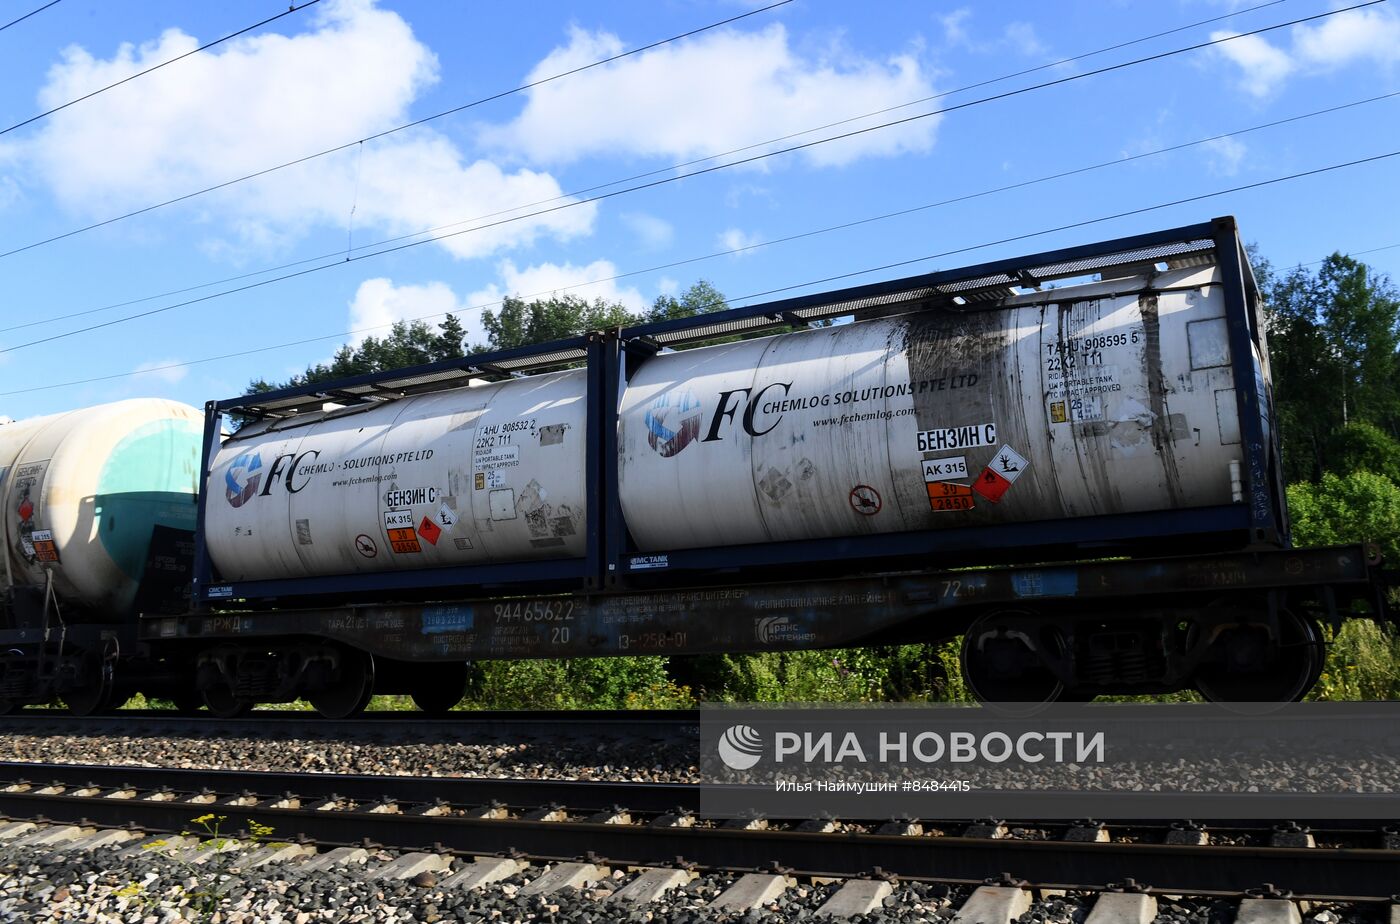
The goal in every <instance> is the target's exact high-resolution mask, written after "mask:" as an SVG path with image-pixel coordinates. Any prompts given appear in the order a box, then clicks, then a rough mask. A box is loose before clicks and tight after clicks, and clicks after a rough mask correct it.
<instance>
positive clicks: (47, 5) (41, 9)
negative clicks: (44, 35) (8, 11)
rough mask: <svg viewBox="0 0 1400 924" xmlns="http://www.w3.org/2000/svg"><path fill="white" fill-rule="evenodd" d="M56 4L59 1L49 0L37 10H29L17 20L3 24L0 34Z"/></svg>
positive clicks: (0, 27)
mask: <svg viewBox="0 0 1400 924" xmlns="http://www.w3.org/2000/svg"><path fill="white" fill-rule="evenodd" d="M58 2H59V0H49V2H48V3H45V4H44V5H43V6H41V7H39V8H38V9H37V10H30V11H29V12H28V13H25V14H24V15H23V16H21V17H20V18H19V19H12V20H10V21H9V22H7V23H5V24H4V25H3V26H0V32H4V31H5V30H6V29H8V28H10V26H17V25H19V24H20V23H22V22H24V21H25V20H26V19H28V18H29V17H31V16H34V15H37V14H39V13H42V12H44V10H47V9H48V8H49V7H51V6H55V5H56V4H57V3H58Z"/></svg>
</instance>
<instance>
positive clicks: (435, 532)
mask: <svg viewBox="0 0 1400 924" xmlns="http://www.w3.org/2000/svg"><path fill="white" fill-rule="evenodd" d="M418 535H420V536H422V537H423V538H424V539H425V540H426V541H427V543H428V545H437V541H438V537H439V536H441V535H442V527H441V526H438V525H437V524H436V523H434V522H433V521H432V520H430V519H428V518H427V517H424V518H423V522H422V523H419V524H418Z"/></svg>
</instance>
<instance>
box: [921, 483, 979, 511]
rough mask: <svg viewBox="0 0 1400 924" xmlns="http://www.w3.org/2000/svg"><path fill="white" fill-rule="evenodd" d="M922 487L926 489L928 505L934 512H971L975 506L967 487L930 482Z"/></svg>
mask: <svg viewBox="0 0 1400 924" xmlns="http://www.w3.org/2000/svg"><path fill="white" fill-rule="evenodd" d="M924 487H925V488H927V489H928V505H929V507H930V508H931V509H932V510H934V511H936V512H943V511H947V510H971V509H972V508H973V507H975V506H976V504H975V502H974V501H973V499H972V488H971V487H970V486H968V485H965V484H952V483H949V482H947V481H930V482H928V483H926V484H925V485H924Z"/></svg>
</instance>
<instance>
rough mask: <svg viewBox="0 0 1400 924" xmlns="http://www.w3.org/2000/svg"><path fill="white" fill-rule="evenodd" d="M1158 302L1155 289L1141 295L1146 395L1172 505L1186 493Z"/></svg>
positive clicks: (1178, 503) (1155, 441)
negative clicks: (1169, 403) (1174, 430)
mask: <svg viewBox="0 0 1400 924" xmlns="http://www.w3.org/2000/svg"><path fill="white" fill-rule="evenodd" d="M1157 301H1158V296H1157V293H1155V292H1145V293H1143V294H1142V295H1139V296H1138V308H1139V309H1140V310H1141V312H1142V339H1143V347H1144V348H1143V351H1142V359H1143V364H1144V369H1143V371H1144V372H1145V373H1146V375H1147V398H1148V402H1149V403H1150V404H1151V407H1152V428H1151V429H1152V444H1153V446H1155V447H1156V449H1157V455H1158V458H1160V459H1161V463H1162V474H1163V475H1164V476H1165V478H1166V484H1167V492H1168V493H1169V494H1170V495H1171V499H1172V504H1173V505H1177V506H1180V505H1182V504H1184V503H1185V495H1184V492H1183V491H1182V488H1181V472H1180V471H1179V470H1178V469H1177V465H1176V449H1175V447H1173V445H1172V433H1171V415H1170V414H1169V413H1168V412H1167V383H1166V376H1164V375H1163V374H1162V327H1161V318H1160V317H1159V315H1158V305H1157Z"/></svg>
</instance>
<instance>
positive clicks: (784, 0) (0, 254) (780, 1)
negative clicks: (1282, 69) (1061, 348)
mask: <svg viewBox="0 0 1400 924" xmlns="http://www.w3.org/2000/svg"><path fill="white" fill-rule="evenodd" d="M310 2H311V3H319V2H320V0H310ZM792 2H793V0H775V2H773V3H769V4H768V5H767V6H761V7H758V8H757V9H753V10H749V11H748V12H745V13H739V14H737V15H735V16H730V17H729V18H728V19H721V20H719V21H718V22H712V23H710V24H709V25H706V26H700V27H698V28H695V29H691V30H689V31H687V32H682V33H680V34H679V35H673V36H670V37H669V38H664V39H658V40H656V41H654V42H649V43H647V44H646V45H639V46H638V47H636V48H629V49H628V50H627V51H623V52H619V53H618V54H615V55H612V56H610V57H607V58H601V59H599V60H597V61H593V62H591V63H589V64H582V65H579V66H578V67H575V68H570V69H569V70H567V71H561V72H559V73H558V74H552V75H550V76H548V77H541V78H540V79H539V80H534V81H531V82H530V83H525V84H521V85H520V86H518V87H513V88H511V89H509V90H502V91H500V92H498V93H493V94H491V95H490V96H483V97H482V98H480V99H476V100H472V101H471V102H469V103H463V104H462V105H460V106H454V107H452V108H451V109H444V110H443V111H442V112H436V113H433V114H432V115H429V116H424V117H423V118H421V119H414V120H413V121H412V122H405V123H404V124H403V125H396V126H395V127H393V128H389V129H385V130H384V131H382V132H376V133H374V134H372V135H366V136H365V137H363V138H358V139H356V140H354V141H347V142H345V143H344V144H338V145H336V146H335V147H331V148H326V149H325V150H324V151H317V152H316V153H314V154H307V155H304V156H302V157H298V158H296V159H294V160H289V161H286V162H285V163H281V164H277V165H275V166H272V167H267V168H264V169H262V170H256V171H254V172H252V173H248V174H244V175H243V176H240V177H235V178H234V179H231V180H225V181H224V182H222V183H216V184H214V185H213V186H206V187H204V188H203V189H197V190H195V191H194V192H189V193H185V194H184V195H180V196H176V197H174V198H173V199H166V200H165V201H164V202H157V203H155V204H154V205H148V206H145V207H143V208H139V209H133V210H132V211H130V212H126V213H125V214H122V215H116V216H114V217H112V218H107V219H104V220H102V221H98V222H93V223H92V224H90V225H84V226H83V227H81V228H74V229H73V230H71V231H65V232H64V233H62V234H55V235H54V236H53V237H48V238H45V239H43V240H41V241H34V242H33V243H30V244H25V245H24V246H22V247H16V248H14V249H12V250H6V251H0V258H4V257H11V256H14V255H15V254H18V253H24V252H25V251H27V250H33V249H34V248H36V247H43V246H44V245H45V244H52V243H54V242H56V241H62V240H66V239H67V238H70V237H74V236H75V235H78V234H82V233H84V232H86V231H94V230H96V229H98V228H105V227H106V226H107V225H111V224H115V223H117V222H119V221H125V220H126V219H128V218H135V217H136V216H138V215H145V214H147V213H148V212H154V211H156V210H157V209H163V208H165V207H166V206H170V205H175V204H176V203H179V202H187V201H189V200H190V199H194V198H197V197H198V196H203V195H206V194H207V193H211V192H216V191H218V190H220V189H227V188H228V187H230V186H235V185H237V184H239V183H244V182H247V181H248V180H255V179H257V178H258V177H262V176H267V175H268V174H270V173H276V172H277V171H279V170H285V169H287V168H288V167H295V166H297V165H298V164H304V163H306V162H308V161H312V160H316V159H317V158H320V157H325V156H327V155H329V154H335V153H337V152H339V151H345V150H348V149H350V148H353V147H355V146H356V145H361V146H363V145H364V143H365V142H366V141H377V140H378V139H380V138H387V137H388V136H389V135H393V134H395V133H397V132H401V131H405V130H407V129H410V128H417V127H418V126H420V125H425V124H427V123H428V122H432V121H434V120H436V119H441V118H445V117H447V116H450V115H456V114H457V113H459V112H465V111H466V110H468V109H472V108H475V107H477V106H481V105H484V104H485V103H490V102H494V101H495V100H498V99H502V98H504V97H507V96H510V95H511V94H514V93H521V92H523V91H525V90H530V89H533V88H535V87H539V86H543V85H544V84H547V83H550V82H552V81H555V80H560V79H562V78H564V77H570V76H573V75H574V74H578V73H581V72H583V71H586V70H590V69H592V68H595V67H600V66H602V65H604V64H611V63H612V62H614V61H620V60H622V59H623V58H628V57H631V56H632V55H636V54H641V53H642V52H644V51H650V50H651V49H653V48H660V47H661V46H663V45H668V44H670V43H672V42H678V41H680V40H682V39H686V38H690V37H692V36H695V35H700V34H701V33H704V32H709V31H711V30H713V29H718V28H720V27H721V26H727V25H730V24H732V23H736V22H738V21H739V20H741V19H747V18H749V17H750V16H757V15H759V14H760V13H766V12H768V11H769V10H774V9H777V8H778V7H780V6H786V5H787V4H789V3H792ZM1274 2H1280V3H1281V2H1283V0H1274ZM304 5H305V4H304ZM282 15H286V14H285V13H284V14H282ZM274 18H280V17H274ZM268 21H269V22H270V21H271V20H268ZM251 28H256V27H251ZM244 31H247V30H244ZM235 34H237V33H235ZM231 37H232V36H225V38H231ZM219 41H224V39H220V40H219ZM216 44H218V42H211V43H210V45H206V46H204V47H205V48H207V47H210V46H211V45H216ZM200 50H202V49H199V48H196V49H195V51H200ZM193 53H194V52H190V54H193ZM182 57H183V56H182ZM172 60H178V59H172ZM166 63H167V64H168V63H170V62H168V61H167V62H166ZM152 70H154V68H152ZM143 73H144V72H143ZM136 76H138V77H139V76H140V75H139V74H138V75H136ZM128 79H131V78H128ZM113 86H115V84H113ZM108 89H110V88H108ZM75 102H76V101H75ZM65 105H71V104H65ZM59 108H62V107H59ZM56 111H57V110H51V112H56ZM48 114H50V113H43V114H41V115H39V116H35V118H36V119H37V118H42V117H43V116H44V115H48ZM30 121H33V120H30ZM21 124H26V123H21ZM18 127H19V126H18V125H15V126H11V128H18ZM5 131H10V129H8V128H7V129H5ZM0 134H4V132H0ZM361 150H363V147H361Z"/></svg>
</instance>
